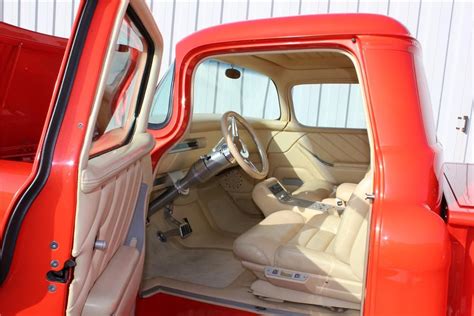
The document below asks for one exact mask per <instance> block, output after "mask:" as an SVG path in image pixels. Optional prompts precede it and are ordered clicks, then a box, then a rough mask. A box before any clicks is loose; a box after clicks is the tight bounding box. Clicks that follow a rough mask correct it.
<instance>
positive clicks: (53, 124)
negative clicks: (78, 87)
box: [0, 0, 97, 284]
mask: <svg viewBox="0 0 474 316" xmlns="http://www.w3.org/2000/svg"><path fill="white" fill-rule="evenodd" d="M96 6H97V1H95V0H89V1H87V2H86V4H85V7H84V10H83V12H82V15H81V18H80V21H79V24H78V29H77V33H76V36H75V38H74V42H73V44H72V48H71V53H70V57H69V60H68V62H67V65H66V69H65V73H64V79H63V81H62V84H61V88H60V90H59V94H58V98H57V100H56V104H55V106H54V110H53V113H52V117H51V121H50V124H49V127H48V131H47V133H46V137H45V140H44V144H43V148H42V150H41V156H40V162H39V166H38V173H37V174H36V176H35V178H34V180H33V182H32V183H31V184H30V186H29V187H28V188H27V189H26V191H25V193H24V194H23V196H21V198H20V200H19V201H18V203H17V204H16V206H15V208H14V209H13V212H12V215H11V216H10V218H9V220H8V223H7V227H6V230H5V233H4V235H3V240H2V249H1V250H0V251H1V252H0V284H2V283H3V282H4V281H5V279H6V277H7V275H8V272H9V270H10V266H11V263H12V260H13V254H14V252H15V246H16V242H17V239H18V235H19V233H20V229H21V225H22V223H23V220H24V218H25V216H26V214H27V213H28V210H29V208H30V206H31V204H32V203H33V201H34V200H35V199H36V197H37V196H38V194H39V193H40V192H41V190H42V189H43V187H44V186H45V184H46V181H47V180H48V177H49V174H50V172H51V164H52V161H53V154H54V150H55V147H56V141H57V139H58V135H59V130H60V128H61V124H62V122H63V119H64V115H65V113H66V107H67V104H68V102H69V97H70V94H71V90H72V87H73V84H74V79H75V77H76V72H77V67H78V65H79V61H80V58H81V55H82V51H83V49H84V43H85V41H86V37H87V33H88V31H89V27H90V24H91V21H92V17H93V15H94V12H95V9H96ZM33 246H34V245H33Z"/></svg>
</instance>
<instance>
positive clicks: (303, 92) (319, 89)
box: [292, 83, 367, 129]
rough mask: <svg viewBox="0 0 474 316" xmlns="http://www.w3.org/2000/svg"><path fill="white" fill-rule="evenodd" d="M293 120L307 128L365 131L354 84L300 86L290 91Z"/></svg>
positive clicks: (360, 102) (355, 84)
mask: <svg viewBox="0 0 474 316" xmlns="http://www.w3.org/2000/svg"><path fill="white" fill-rule="evenodd" d="M292 100H293V108H294V112H295V117H296V120H297V121H298V122H299V123H301V124H303V125H306V126H310V127H331V128H356V129H365V128H367V125H366V122H365V113H364V106H363V99H362V94H361V90H360V85H359V84H357V83H323V84H301V85H296V86H294V87H293V89H292Z"/></svg>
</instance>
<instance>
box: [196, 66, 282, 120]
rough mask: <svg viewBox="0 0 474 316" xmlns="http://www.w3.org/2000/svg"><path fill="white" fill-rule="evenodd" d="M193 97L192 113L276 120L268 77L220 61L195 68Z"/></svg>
mask: <svg viewBox="0 0 474 316" xmlns="http://www.w3.org/2000/svg"><path fill="white" fill-rule="evenodd" d="M229 72H230V74H229ZM226 73H227V75H226ZM232 74H234V76H233V78H232V76H231V75H232ZM193 97H194V98H193V113H216V114H223V113H225V112H227V111H235V112H237V113H239V114H241V115H242V116H246V117H253V118H260V119H270V120H273V119H278V118H280V103H279V100H278V93H277V89H276V87H275V84H274V83H273V81H272V80H271V79H270V78H269V77H267V76H265V75H263V74H260V73H258V72H255V71H253V70H251V69H249V68H242V67H237V66H233V65H231V64H228V63H225V62H222V61H217V60H213V59H209V60H206V61H204V62H203V63H201V64H200V65H199V66H198V69H197V70H196V73H195V75H194V86H193Z"/></svg>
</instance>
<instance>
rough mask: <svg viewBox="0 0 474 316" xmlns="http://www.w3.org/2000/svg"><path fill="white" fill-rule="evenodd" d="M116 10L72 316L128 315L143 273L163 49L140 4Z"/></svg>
mask: <svg viewBox="0 0 474 316" xmlns="http://www.w3.org/2000/svg"><path fill="white" fill-rule="evenodd" d="M119 10H120V11H119V12H121V13H122V14H118V15H117V18H116V20H115V22H114V27H113V29H112V38H111V41H110V45H109V48H108V54H107V57H106V59H105V61H104V67H103V71H102V75H101V79H100V82H99V85H98V90H97V94H96V96H95V100H94V103H93V107H92V114H91V116H90V118H89V122H88V124H87V126H88V128H87V132H86V138H85V142H84V146H83V148H82V152H81V157H80V164H79V172H78V175H79V178H78V200H77V211H76V219H75V230H74V243H73V248H72V256H73V257H74V258H75V263H76V267H75V270H74V277H73V280H72V282H71V285H70V287H69V297H68V306H67V314H69V315H80V314H82V315H112V314H113V315H127V314H130V313H131V312H132V311H133V307H134V303H135V299H136V296H137V292H138V287H139V284H140V281H141V275H142V270H143V262H144V256H145V216H146V212H147V206H148V195H149V193H150V190H151V187H152V183H153V178H152V166H151V157H150V152H151V150H152V149H153V147H154V145H155V140H154V138H153V137H152V136H151V135H150V134H148V133H147V132H146V125H147V121H148V120H147V117H148V109H149V106H148V104H149V101H150V95H151V94H152V93H153V89H151V88H153V84H152V83H153V82H156V75H157V73H158V69H156V67H155V68H154V69H152V66H153V63H154V62H156V61H157V60H158V58H159V56H160V53H161V48H162V47H161V46H162V44H161V38H160V37H159V33H158V32H157V30H156V26H155V25H154V23H152V22H151V21H153V18H152V17H151V16H150V13H149V11H148V9H147V7H145V6H144V4H143V3H142V2H141V1H132V2H131V3H130V4H127V3H125V2H124V3H123V7H121V8H120V9H119ZM150 28H151V32H150ZM156 50H158V52H157V51H156ZM150 76H151V77H153V79H154V80H150V78H149V77H150Z"/></svg>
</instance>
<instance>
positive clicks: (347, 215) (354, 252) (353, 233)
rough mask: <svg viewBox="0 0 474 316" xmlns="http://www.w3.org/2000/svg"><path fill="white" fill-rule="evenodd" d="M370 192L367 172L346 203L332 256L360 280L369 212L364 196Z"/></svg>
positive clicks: (370, 183) (370, 181)
mask: <svg viewBox="0 0 474 316" xmlns="http://www.w3.org/2000/svg"><path fill="white" fill-rule="evenodd" d="M371 192H372V173H371V172H368V173H367V174H366V175H365V177H364V179H362V181H361V182H359V184H358V185H357V187H356V188H355V190H354V193H352V195H351V197H350V199H349V201H348V202H347V206H346V208H345V210H344V213H343V215H342V218H341V223H340V224H339V228H338V231H337V234H336V237H335V239H334V248H333V252H334V255H335V256H336V258H337V259H339V260H341V261H342V262H345V263H347V264H349V265H350V266H351V267H352V270H353V272H354V274H355V275H356V276H357V277H358V278H360V279H361V280H362V278H363V274H364V266H365V264H364V263H365V252H366V248H367V240H368V239H367V229H368V221H369V210H370V201H369V200H367V199H366V195H365V194H366V193H371Z"/></svg>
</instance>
